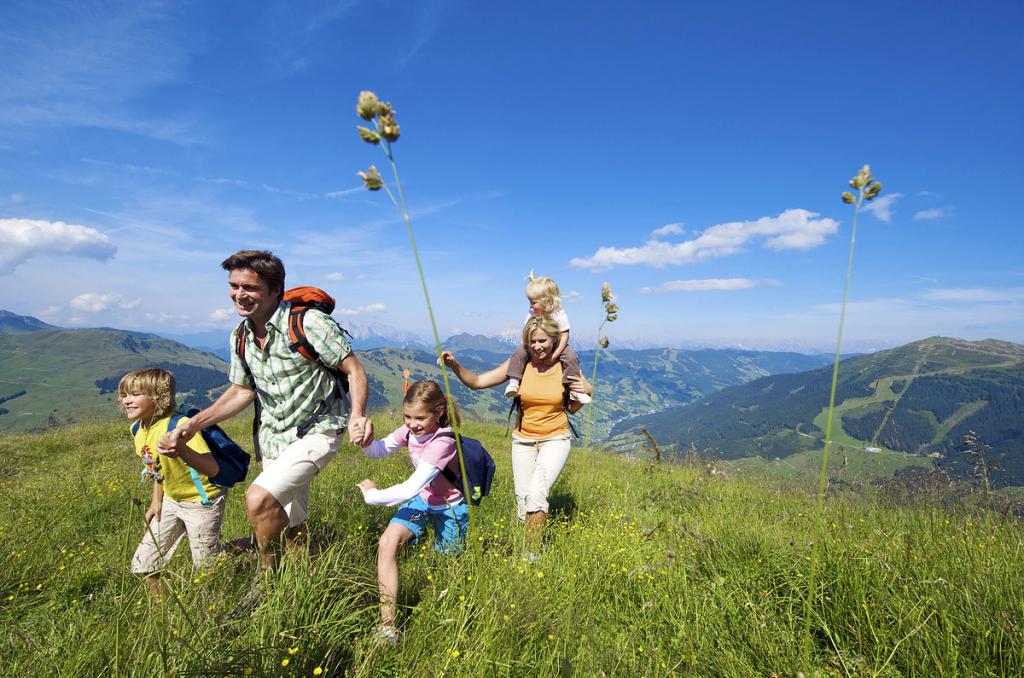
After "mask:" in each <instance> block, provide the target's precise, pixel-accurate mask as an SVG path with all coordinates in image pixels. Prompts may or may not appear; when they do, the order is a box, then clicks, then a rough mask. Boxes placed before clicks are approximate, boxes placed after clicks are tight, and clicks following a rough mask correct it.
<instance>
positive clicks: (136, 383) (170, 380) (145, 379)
mask: <svg viewBox="0 0 1024 678" xmlns="http://www.w3.org/2000/svg"><path fill="white" fill-rule="evenodd" d="M128 393H141V394H142V395H144V396H148V397H149V398H150V399H151V400H152V401H153V403H154V404H155V405H156V407H155V409H154V410H153V420H154V421H156V420H157V419H163V418H164V417H167V416H170V415H171V414H174V410H175V409H176V404H175V400H176V399H177V392H176V387H175V383H174V375H173V374H171V373H170V372H168V371H167V370H164V369H161V368H159V367H149V368H146V369H144V370H134V371H132V372H129V373H128V374H126V375H124V376H123V377H121V381H119V382H118V384H117V405H118V407H120V408H121V411H122V412H125V409H124V397H125V395H127V394H128ZM125 414H127V412H125Z"/></svg>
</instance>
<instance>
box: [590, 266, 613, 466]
mask: <svg viewBox="0 0 1024 678" xmlns="http://www.w3.org/2000/svg"><path fill="white" fill-rule="evenodd" d="M614 299H615V295H614V294H612V288H611V285H609V284H608V283H601V303H603V304H604V320H602V321H601V324H600V325H598V327H597V335H598V336H599V337H601V330H602V329H604V324H605V323H613V322H615V321H616V320H618V318H619V305H618V304H616V303H615V301H614ZM608 343H609V342H608V337H601V338H600V339H598V340H597V349H596V350H595V351H594V375H593V379H591V382H590V383H591V384H592V385H593V387H594V391H595V392H596V391H597V360H598V358H599V357H600V356H601V349H602V348H608ZM593 414H594V399H593V397H592V398H591V401H590V405H588V406H587V435H586V437H585V438H584V439H583V446H584V447H589V446H590V422H591V420H592V419H593Z"/></svg>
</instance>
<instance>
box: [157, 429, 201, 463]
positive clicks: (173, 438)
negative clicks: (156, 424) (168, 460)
mask: <svg viewBox="0 0 1024 678" xmlns="http://www.w3.org/2000/svg"><path fill="white" fill-rule="evenodd" d="M193 435H195V434H194V433H192V432H191V431H190V430H188V427H187V425H186V426H179V427H178V428H176V429H174V430H172V431H168V432H167V433H165V434H163V435H162V436H160V440H159V441H158V442H157V444H156V449H157V452H159V453H160V454H163V455H166V456H168V457H176V456H178V446H179V445H184V444H185V443H187V442H188V441H189V440H191V439H192V436H193Z"/></svg>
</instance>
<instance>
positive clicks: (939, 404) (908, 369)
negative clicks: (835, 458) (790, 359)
mask: <svg viewBox="0 0 1024 678" xmlns="http://www.w3.org/2000/svg"><path fill="white" fill-rule="evenodd" d="M831 372H832V371H831V369H830V368H827V367H826V368H821V369H817V370H812V371H810V372H805V373H800V374H779V375H774V376H770V377H765V378H762V379H757V380H755V381H752V382H750V383H748V384H745V385H742V386H737V387H733V388H728V389H725V390H723V391H721V392H719V393H716V394H714V395H711V396H710V397H708V398H707V399H705V400H704V401H702V402H700V403H697V404H694V405H691V406H688V407H683V408H675V409H672V410H668V411H665V412H661V413H656V414H652V415H647V416H640V417H637V418H635V419H631V420H628V421H625V422H622V423H621V424H619V425H618V426H617V427H616V429H615V431H614V432H613V436H614V438H615V439H616V440H617V441H621V442H623V443H629V442H630V441H635V440H637V436H638V431H639V427H640V426H644V427H646V428H647V430H648V431H650V433H651V434H652V435H654V436H655V438H657V439H658V440H659V441H660V442H662V443H663V444H665V446H666V448H667V449H668V450H669V451H670V452H672V453H676V454H679V453H681V452H682V451H684V450H685V449H686V448H687V447H688V446H689V445H690V444H691V443H693V444H696V445H698V446H699V447H701V448H713V449H715V450H716V452H717V453H718V454H719V455H721V456H722V457H725V458H736V457H743V456H749V455H750V453H751V451H753V452H754V453H756V454H758V455H760V456H763V457H766V458H769V459H772V458H776V457H783V458H784V457H787V456H789V455H792V454H796V453H800V452H804V451H807V450H812V449H818V448H820V447H821V446H822V441H823V439H824V435H823V433H822V431H823V430H824V428H825V420H826V417H827V408H826V405H827V403H828V392H829V384H830V381H831V376H832V374H831ZM836 403H837V408H836V417H837V421H836V424H838V425H837V426H834V427H833V439H834V441H835V442H836V443H837V444H838V445H840V446H842V447H843V451H844V452H851V451H853V450H862V449H864V448H866V447H874V448H879V449H881V450H889V451H899V452H909V453H912V454H917V455H929V454H933V453H934V454H935V455H936V456H941V457H942V460H941V462H940V463H942V464H944V465H946V466H947V467H949V468H951V469H954V470H956V471H958V472H960V473H961V475H963V474H965V473H966V472H967V466H966V464H965V462H964V459H963V456H962V452H961V450H962V440H963V436H964V434H966V433H967V432H968V431H969V430H974V431H976V432H977V433H978V434H980V435H981V436H982V438H984V440H985V441H986V442H987V443H988V444H990V445H992V447H993V450H992V453H993V461H994V462H995V463H997V464H998V465H1000V466H1001V467H1002V468H1001V469H999V470H998V471H997V473H996V482H997V484H1003V485H1006V484H1010V485H1020V484H1024V425H1022V423H1021V422H1022V421H1024V346H1019V345H1017V344H1010V343H1007V342H998V341H980V342H967V341H960V340H956V339H944V338H940V337H935V338H932V339H926V340H924V341H919V342H914V343H912V344H907V345H906V346H902V347H900V348H897V349H892V350H889V351H881V352H879V353H876V354H872V355H865V356H858V357H855V358H850V359H848V360H844V361H843V362H842V364H841V365H840V370H839V382H838V386H837V389H836Z"/></svg>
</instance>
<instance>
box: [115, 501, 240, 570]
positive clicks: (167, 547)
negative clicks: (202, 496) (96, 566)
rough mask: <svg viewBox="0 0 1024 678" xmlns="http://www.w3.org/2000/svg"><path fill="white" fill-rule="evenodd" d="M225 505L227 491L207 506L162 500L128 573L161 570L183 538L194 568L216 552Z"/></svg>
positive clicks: (217, 551) (189, 502)
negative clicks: (189, 550) (157, 514)
mask: <svg viewBox="0 0 1024 678" xmlns="http://www.w3.org/2000/svg"><path fill="white" fill-rule="evenodd" d="M227 505H228V493H227V492H223V493H221V495H220V496H219V497H217V498H216V499H214V500H213V502H211V504H210V505H209V506H203V505H202V504H200V503H198V502H191V501H174V500H173V499H168V498H167V497H164V502H163V504H162V505H161V507H160V519H159V520H157V519H156V518H153V519H152V520H151V521H150V522H149V528H147V529H146V534H145V536H143V537H142V543H141V544H139V548H137V549H135V555H134V556H133V557H132V572H134V573H136V574H154V573H156V572H160V571H161V570H163V569H164V567H166V566H167V563H169V562H170V561H171V557H172V556H173V555H174V550H175V549H176V548H178V544H179V543H180V542H181V538H182V537H184V536H185V535H188V546H189V548H190V549H192V563H193V564H194V565H196V566H198V565H200V564H201V563H202V562H203V561H204V560H206V559H207V558H209V557H210V556H215V555H217V554H218V553H220V526H221V523H223V522H224V509H225V508H227Z"/></svg>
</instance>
